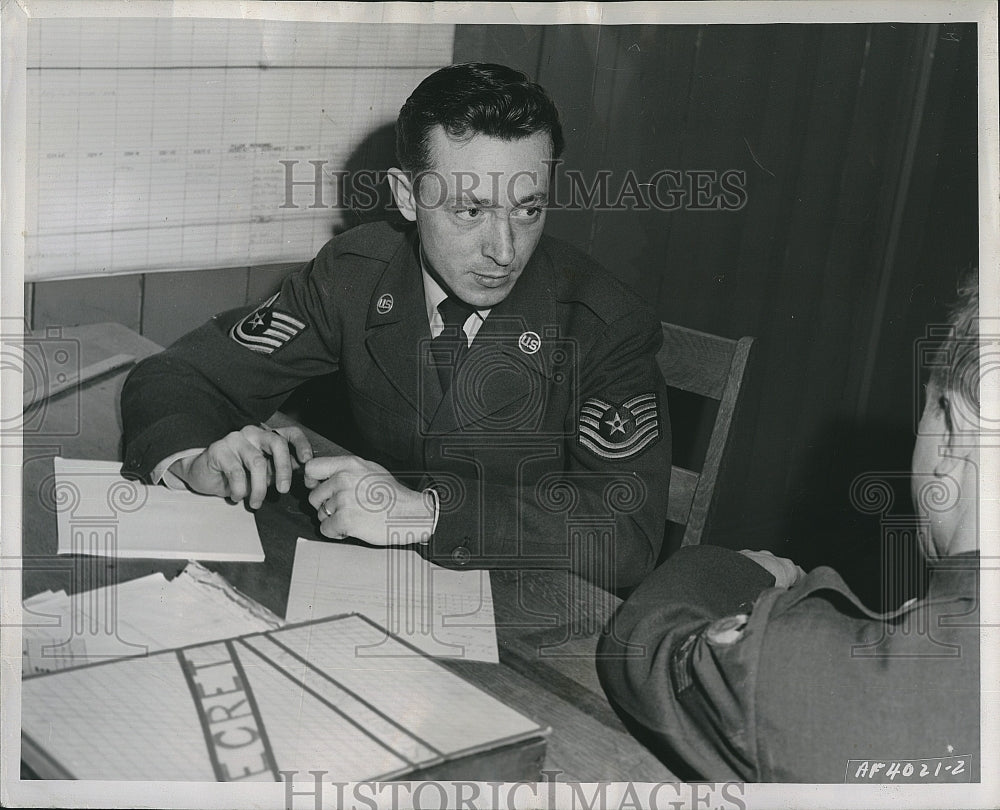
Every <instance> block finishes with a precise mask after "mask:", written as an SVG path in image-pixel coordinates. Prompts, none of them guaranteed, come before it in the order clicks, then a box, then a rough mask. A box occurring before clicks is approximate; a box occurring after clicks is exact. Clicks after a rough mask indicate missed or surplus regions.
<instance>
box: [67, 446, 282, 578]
mask: <svg viewBox="0 0 1000 810" xmlns="http://www.w3.org/2000/svg"><path fill="white" fill-rule="evenodd" d="M54 463H55V473H56V479H55V489H54V491H53V499H54V501H55V508H56V515H57V522H58V526H59V548H58V553H59V554H87V555H92V556H98V557H123V558H124V557H152V558H157V559H164V560H237V561H241V562H263V561H264V549H263V547H262V546H261V544H260V535H259V534H258V533H257V524H256V521H254V517H253V514H252V513H251V512H248V511H247V510H246V508H245V507H244V506H243V505H242V504H231V503H229V502H228V501H226V500H225V499H223V498H216V497H212V496H208V495H196V494H194V493H193V492H187V491H177V490H169V489H166V488H165V487H159V486H152V487H150V486H145V485H144V484H140V483H138V482H136V481H128V480H126V479H125V478H122V476H121V475H120V473H119V469H120V468H121V465H120V464H119V463H118V462H115V461H91V460H81V459H69V458H58V457H57V458H56V459H55V462H54Z"/></svg>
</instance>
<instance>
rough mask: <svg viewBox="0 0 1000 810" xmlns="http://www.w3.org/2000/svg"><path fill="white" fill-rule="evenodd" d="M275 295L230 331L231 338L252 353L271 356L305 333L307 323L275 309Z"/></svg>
mask: <svg viewBox="0 0 1000 810" xmlns="http://www.w3.org/2000/svg"><path fill="white" fill-rule="evenodd" d="M279 295H280V293H275V294H274V295H272V296H271V297H270V298H268V299H267V300H266V301H265V302H264V303H263V304H261V305H260V306H259V307H257V309H255V310H254V311H253V312H251V313H250V314H249V315H247V316H246V317H245V318H243V320H241V321H239V322H238V323H237V324H236V325H235V326H234V327H233V328H232V329H230V330H229V336H230V337H231V338H232V339H233V340H235V341H236V342H237V343H239V344H240V345H241V346H245V347H246V348H248V349H251V350H252V351H255V352H259V353H260V354H271V353H272V352H274V351H276V350H278V349H280V348H281V347H282V346H284V345H285V344H286V343H288V341H290V340H291V339H292V338H293V337H295V336H296V335H298V334H300V333H301V332H303V331H304V330H305V328H306V325H305V323H303V322H302V321H300V320H299V319H298V318H293V317H292V316H291V315H289V314H288V313H287V312H279V311H278V310H276V309H275V308H274V304H275V302H276V301H277V300H278V296H279Z"/></svg>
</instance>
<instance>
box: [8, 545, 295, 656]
mask: <svg viewBox="0 0 1000 810" xmlns="http://www.w3.org/2000/svg"><path fill="white" fill-rule="evenodd" d="M281 624H282V622H281V619H279V618H278V617H277V616H275V615H274V614H273V613H271V611H269V610H268V609H267V608H265V607H264V606H263V605H261V604H259V603H257V602H255V601H254V600H252V599H250V598H248V597H246V596H244V595H243V594H241V593H240V592H239V591H237V590H236V589H234V588H233V587H232V586H231V585H230V584H229V583H228V582H226V580H225V579H224V578H223V577H221V576H220V575H219V574H216V573H214V572H212V571H209V570H208V569H207V568H204V567H203V566H201V565H199V564H198V563H195V562H192V563H188V565H187V567H186V568H185V569H184V570H183V571H182V572H181V573H180V574H179V575H178V576H176V577H174V578H173V579H172V580H168V579H167V578H166V577H164V576H163V574H150V575H149V576H145V577H140V578H139V579H133V580H129V581H127V582H122V583H118V584H115V585H109V586H106V587H103V588H94V589H92V590H89V591H83V592H81V593H77V594H73V595H68V594H66V592H65V591H58V592H56V593H53V592H52V591H45V592H44V593H39V594H35V595H34V596H31V597H29V598H27V599H25V600H24V614H23V621H22V634H21V654H22V661H23V669H22V672H23V674H24V675H35V674H38V673H40V672H54V671H57V670H61V669H67V668H69V667H74V666H79V665H81V664H92V663H97V662H99V661H106V660H108V659H111V658H120V657H123V656H129V655H142V654H148V653H154V652H157V651H158V650H169V649H173V648H175V647H183V646H185V645H188V644H199V643H202V642H207V641H216V640H218V639H223V638H231V637H234V636H241V635H246V634H247V633H258V632H262V631H265V630H273V629H275V628H277V627H280V626H281Z"/></svg>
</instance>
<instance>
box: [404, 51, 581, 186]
mask: <svg viewBox="0 0 1000 810" xmlns="http://www.w3.org/2000/svg"><path fill="white" fill-rule="evenodd" d="M439 124H440V125H441V126H442V127H444V130H445V132H446V133H447V134H448V137H450V138H454V139H457V140H468V139H471V138H472V137H473V136H475V135H480V134H481V135H489V136H490V137H492V138H499V139H501V140H505V141H513V140H518V139H520V138H527V137H528V136H529V135H534V134H535V133H536V132H545V133H548V135H549V136H550V137H551V138H552V157H553V159H555V158H557V157H559V155H560V154H562V149H563V135H562V126H561V125H560V123H559V112H558V110H556V105H555V104H553V103H552V99H550V98H549V97H548V95H547V94H546V92H545V90H543V89H542V87H541V86H540V85H537V84H535V83H534V82H533V81H531V80H530V79H529V78H528V77H527V76H526V75H525V74H523V73H521V71H519V70H514V69H513V68H509V67H506V66H504V65H493V64H487V63H484V62H468V63H466V64H461V65H450V66H448V67H445V68H441V69H440V70H438V71H436V72H434V73H432V74H431V75H430V76H428V77H427V78H426V79H424V80H423V81H422V82H421V83H420V84H419V85H417V88H416V89H415V90H414V91H413V92H412V93H411V94H410V97H409V98H408V99H407V100H406V103H405V104H404V105H403V107H402V109H401V110H400V111H399V118H397V119H396V157H397V158H398V159H399V163H400V166H402V168H403V169H405V170H406V171H408V172H410V173H411V174H418V173H420V172H424V171H427V170H428V169H430V168H431V165H430V163H431V158H430V154H429V152H430V148H429V144H428V140H429V135H430V131H431V130H432V129H433V128H434V127H435V126H437V125H439Z"/></svg>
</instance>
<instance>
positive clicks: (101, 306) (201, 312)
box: [25, 257, 310, 346]
mask: <svg viewBox="0 0 1000 810" xmlns="http://www.w3.org/2000/svg"><path fill="white" fill-rule="evenodd" d="M304 258H305V259H308V258H310V257H304ZM297 266H298V265H297V264H280V265H268V266H266V267H232V268H223V269H218V270H200V271H186V272H178V273H149V274H145V275H123V276H110V277H108V278H85V279H76V280H72V281H44V282H37V283H35V284H29V285H28V288H29V290H30V296H26V297H25V306H26V307H27V308H28V310H29V312H28V315H29V322H30V323H31V325H32V328H35V329H44V328H45V327H46V326H55V325H61V326H73V325H76V324H81V323H101V322H103V321H115V322H117V323H120V324H124V325H125V326H127V327H128V328H129V329H134V330H135V331H136V332H139V333H140V334H142V335H144V336H146V337H148V338H149V339H150V340H153V341H156V342H157V343H159V344H160V345H162V346H167V345H169V344H170V343H173V342H174V341H175V340H177V338H179V337H181V335H184V334H186V333H187V332H190V331H191V330H192V329H194V328H195V327H196V326H200V325H201V324H203V323H204V322H205V321H207V320H208V319H209V318H211V317H212V316H213V315H215V314H216V313H217V312H222V311H224V310H227V309H233V308H234V307H241V306H244V305H245V304H252V303H256V302H258V301H260V300H262V299H264V298H266V297H267V296H268V295H269V294H270V293H272V292H274V291H275V290H277V288H278V285H279V284H280V283H281V280H282V279H283V278H284V277H285V275H287V274H288V273H289V272H290V271H291V270H293V269H295V268H296V267H297Z"/></svg>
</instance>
